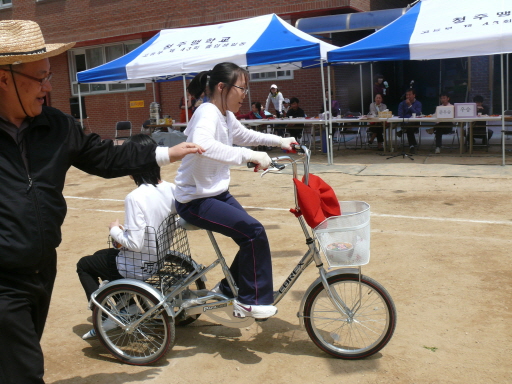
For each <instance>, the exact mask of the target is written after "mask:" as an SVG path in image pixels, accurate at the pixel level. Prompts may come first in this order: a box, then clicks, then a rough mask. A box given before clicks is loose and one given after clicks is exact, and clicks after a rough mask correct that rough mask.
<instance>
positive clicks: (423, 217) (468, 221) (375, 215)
mask: <svg viewBox="0 0 512 384" xmlns="http://www.w3.org/2000/svg"><path fill="white" fill-rule="evenodd" d="M64 198H66V199H79V200H96V201H116V202H123V201H124V200H119V199H97V198H94V197H77V196H64ZM243 207H244V208H248V209H261V210H269V211H289V209H287V208H272V207H252V206H248V205H245V206H243ZM68 209H74V210H80V208H68ZM82 210H83V211H97V212H115V213H122V212H124V211H111V210H103V209H82ZM371 214H372V216H373V217H392V218H397V219H409V220H434V221H450V222H459V223H475V224H499V225H512V221H502V220H501V221H500V220H472V219H457V218H453V217H428V216H405V215H389V214H386V213H375V212H371Z"/></svg>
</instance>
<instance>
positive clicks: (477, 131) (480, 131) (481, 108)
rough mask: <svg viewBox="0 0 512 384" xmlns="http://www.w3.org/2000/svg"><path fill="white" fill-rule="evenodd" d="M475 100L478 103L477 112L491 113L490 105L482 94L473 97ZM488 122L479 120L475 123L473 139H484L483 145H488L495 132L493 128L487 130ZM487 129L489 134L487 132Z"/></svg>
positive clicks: (482, 113)
mask: <svg viewBox="0 0 512 384" xmlns="http://www.w3.org/2000/svg"><path fill="white" fill-rule="evenodd" d="M473 102H474V103H476V112H477V113H479V114H481V115H488V114H489V107H487V106H486V105H484V98H483V97H482V96H481V95H476V96H475V97H473ZM486 126H487V122H485V121H478V122H476V123H475V124H474V125H473V140H474V139H482V145H487V143H488V142H489V140H490V139H491V137H492V134H493V133H494V132H493V131H492V130H490V129H489V130H487V128H486ZM486 131H487V135H486V134H485V132H486Z"/></svg>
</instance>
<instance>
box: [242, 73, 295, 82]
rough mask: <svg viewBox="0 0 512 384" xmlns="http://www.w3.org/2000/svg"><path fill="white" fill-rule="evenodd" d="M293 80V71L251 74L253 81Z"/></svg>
mask: <svg viewBox="0 0 512 384" xmlns="http://www.w3.org/2000/svg"><path fill="white" fill-rule="evenodd" d="M270 80H272V81H273V80H293V71H289V70H288V71H274V72H257V73H251V81H270Z"/></svg>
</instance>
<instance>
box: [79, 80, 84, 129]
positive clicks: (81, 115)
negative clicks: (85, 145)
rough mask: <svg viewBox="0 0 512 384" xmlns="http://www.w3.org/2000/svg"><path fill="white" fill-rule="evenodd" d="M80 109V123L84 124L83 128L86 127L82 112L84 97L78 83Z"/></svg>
mask: <svg viewBox="0 0 512 384" xmlns="http://www.w3.org/2000/svg"><path fill="white" fill-rule="evenodd" d="M78 110H79V111H80V125H81V126H82V130H83V129H84V115H83V112H82V97H81V94H80V83H78Z"/></svg>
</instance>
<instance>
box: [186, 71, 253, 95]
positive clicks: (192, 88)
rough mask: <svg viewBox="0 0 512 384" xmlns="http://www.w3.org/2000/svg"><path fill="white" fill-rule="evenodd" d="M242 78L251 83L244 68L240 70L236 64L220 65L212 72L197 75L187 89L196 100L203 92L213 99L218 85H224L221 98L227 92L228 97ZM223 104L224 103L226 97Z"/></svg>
mask: <svg viewBox="0 0 512 384" xmlns="http://www.w3.org/2000/svg"><path fill="white" fill-rule="evenodd" d="M240 76H244V77H245V82H246V83H247V82H248V81H249V74H248V73H247V71H245V70H244V69H243V68H240V67H239V66H238V65H236V64H234V63H228V62H225V63H220V64H217V65H216V66H215V67H213V69H212V70H210V71H203V72H200V73H199V74H197V75H196V76H195V77H194V78H193V79H192V81H191V82H190V84H189V85H188V88H187V89H188V91H189V92H190V94H191V95H192V96H194V97H195V98H196V99H198V98H199V97H200V96H201V94H202V93H203V92H205V93H206V96H208V97H209V98H210V99H211V98H212V96H213V91H214V90H215V87H216V86H217V84H219V83H223V84H225V85H226V86H225V87H224V88H223V89H222V93H221V96H223V95H224V91H226V95H227V94H228V93H229V91H230V90H231V88H233V84H235V83H236V82H237V81H238V78H239V77H240ZM222 102H223V103H224V97H223V99H222Z"/></svg>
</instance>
